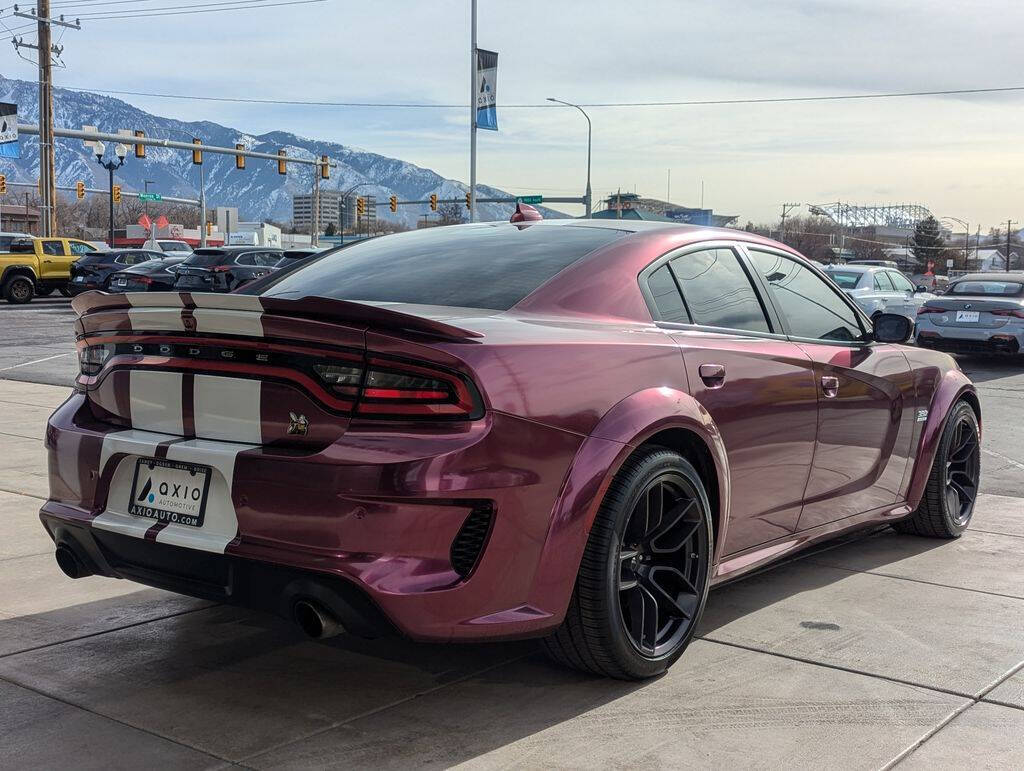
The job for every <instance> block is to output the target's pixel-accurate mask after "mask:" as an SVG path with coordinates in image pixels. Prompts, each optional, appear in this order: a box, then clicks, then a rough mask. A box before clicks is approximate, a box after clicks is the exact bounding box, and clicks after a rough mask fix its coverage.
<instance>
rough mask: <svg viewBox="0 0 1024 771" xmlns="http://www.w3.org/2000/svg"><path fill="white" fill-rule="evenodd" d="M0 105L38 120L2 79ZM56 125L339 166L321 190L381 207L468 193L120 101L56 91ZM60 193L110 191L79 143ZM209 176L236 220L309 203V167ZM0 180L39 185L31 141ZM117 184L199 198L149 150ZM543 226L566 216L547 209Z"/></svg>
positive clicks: (482, 210) (224, 168)
mask: <svg viewBox="0 0 1024 771" xmlns="http://www.w3.org/2000/svg"><path fill="white" fill-rule="evenodd" d="M0 101H5V102H13V103H15V104H17V105H18V117H19V120H21V122H23V123H34V122H37V121H38V119H39V111H38V104H37V102H38V89H37V86H36V84H35V83H30V82H28V81H24V80H13V79H8V78H4V77H3V76H0ZM54 115H55V121H56V125H57V126H58V127H61V128H75V129H77V128H81V127H82V126H83V125H86V126H96V127H97V128H98V129H99V130H100V131H104V132H110V133H116V132H117V130H118V129H132V130H134V129H141V130H142V131H145V132H146V136H147V137H160V138H167V139H174V140H179V141H185V142H189V141H191V140H192V138H193V137H199V138H200V139H202V140H203V142H204V143H206V144H210V145H220V146H227V147H233V146H234V145H235V144H244V145H245V146H246V148H248V149H250V150H255V151H259V152H265V153H276V152H277V151H278V150H280V149H281V148H284V149H285V150H286V151H287V154H288V156H289V157H299V158H316V157H319V156H321V155H327V156H329V157H330V158H331V160H332V161H334V162H336V163H337V164H338V167H337V168H333V169H331V178H330V179H329V180H326V181H323V182H322V183H321V189H322V190H323V189H330V190H347V189H348V188H350V187H352V186H353V185H356V184H358V183H366V184H364V185H363V186H361V187H360V188H359V191H358V194H359V195H373V196H376V197H377V201H378V202H386V201H387V199H388V198H389V197H390V196H392V195H396V196H398V198H399V200H403V201H408V200H425V199H428V198H429V197H430V195H431V193H437V196H438V198H441V199H446V198H448V199H451V198H457V199H460V200H461V199H462V198H463V197H464V196H465V194H466V190H467V189H468V188H467V186H466V185H465V184H463V183H462V182H459V181H458V180H454V179H445V178H444V177H442V176H441V175H439V174H437V173H435V172H433V171H431V170H430V169H425V168H422V167H420V166H415V165H413V164H411V163H406V162H405V161H400V160H398V159H396V158H388V157H386V156H383V155H377V154H376V153H370V152H365V151H363V150H356V149H353V148H350V147H346V146H345V145H341V144H337V143H335V142H324V141H319V140H316V139H307V138H304V137H299V136H296V135H294V134H290V133H288V132H285V131H272V132H270V133H267V134H260V135H258V136H256V135H252V134H247V133H245V132H244V131H239V130H238V129H234V128H229V127H227V126H221V125H219V124H217V123H212V122H209V121H200V122H194V123H189V122H185V121H179V120H175V119H173V118H163V117H160V116H158V115H152V114H151V113H148V112H145V111H143V110H140V109H138V108H137V107H133V106H132V105H130V104H128V103H127V102H123V101H121V100H120V99H114V98H112V97H108V96H102V95H100V94H93V93H88V92H84V91H69V90H66V89H60V88H57V89H54ZM56 145H57V146H56V151H55V153H56V167H57V179H58V182H57V184H58V185H68V186H73V185H74V184H75V181H76V180H80V179H81V180H85V183H86V187H100V188H105V187H106V186H107V172H106V171H104V170H103V169H102V168H101V167H100V166H99V164H97V163H96V160H95V158H94V157H93V156H92V155H91V154H90V153H89V152H88V151H87V150H86V149H85V147H84V145H83V143H82V142H81V141H80V140H77V139H60V138H58V140H57V143H56ZM203 167H204V172H205V176H206V199H207V205H208V206H210V207H213V206H218V205H220V206H237V207H238V210H239V216H240V217H241V218H242V219H243V220H257V219H275V220H279V221H285V222H287V221H290V220H291V216H292V196H293V195H294V194H303V193H309V192H310V190H311V188H312V184H313V177H312V175H313V173H314V167H312V166H300V165H298V164H292V165H289V166H288V174H287V175H286V176H282V175H280V174H278V173H277V165H276V164H275V163H273V162H272V161H255V160H252V159H249V161H248V163H247V165H246V168H245V170H238V169H236V168H235V161H234V157H233V156H227V155H213V154H209V153H208V154H206V155H205V156H204V158H203ZM0 171H2V172H3V173H5V174H7V175H8V178H9V179H10V180H11V181H19V182H24V181H35V180H36V179H37V178H38V176H39V153H38V150H37V145H36V142H35V140H34V138H32V137H23V138H22V158H20V159H17V160H11V159H7V158H3V159H0ZM117 179H118V182H119V183H120V184H121V185H122V186H123V187H124V188H125V189H126V190H142V189H143V180H144V179H149V180H152V182H153V184H151V186H150V190H155V191H159V192H160V193H162V194H164V195H168V196H178V197H184V198H197V197H198V195H199V170H198V167H197V166H194V165H193V164H192V158H191V155H190V154H189V153H188V152H183V151H181V150H171V149H168V148H160V147H154V146H150V147H147V148H146V159H145V160H144V161H142V160H136V159H135V158H134V157H133V156H131V155H129V157H128V160H127V162H126V163H125V165H124V166H122V167H121V168H120V169H118V171H117ZM507 195H508V193H505V192H504V191H502V190H498V189H497V188H493V187H488V186H486V185H478V186H477V196H479V197H482V198H492V197H505V196H507ZM429 211H430V209H429V206H423V207H416V206H402V207H399V210H398V213H397V214H392V213H391V212H390V211H389V210H388V207H387V206H378V207H377V216H378V217H380V218H384V219H390V220H393V221H399V222H402V223H403V224H405V225H407V226H410V227H411V226H414V225H415V223H416V220H417V219H418V218H419V216H420V215H422V214H427V213H429ZM543 211H544V216H545V217H549V216H550V217H564V216H566V215H564V214H562V213H560V212H555V211H553V210H550V209H544V210H543ZM511 212H512V207H511V206H510V205H505V204H479V211H478V219H480V220H481V221H488V220H500V219H507V218H508V217H509V216H510V214H511Z"/></svg>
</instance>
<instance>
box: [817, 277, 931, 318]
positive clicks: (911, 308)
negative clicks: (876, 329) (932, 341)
mask: <svg viewBox="0 0 1024 771" xmlns="http://www.w3.org/2000/svg"><path fill="white" fill-rule="evenodd" d="M825 272H826V273H827V274H828V276H829V277H830V278H831V279H832V280H833V281H835V282H836V283H837V284H838V285H839V288H840V289H842V290H843V291H844V292H846V294H848V295H849V296H850V297H851V299H853V301H854V302H855V303H857V305H859V306H860V307H861V310H863V311H864V312H865V313H866V314H867V315H868V316H871V317H872V319H873V318H875V317H876V316H877V315H878V314H880V313H898V314H900V315H901V316H906V317H907V318H908V319H910V320H911V321H913V320H914V319H915V318H916V317H917V310H918V308H920V307H921V306H922V305H924V303H925V301H926V300H930V299H932V298H933V297H935V295H934V294H932V293H930V292H929V291H928V289H927V287H925V286H923V285H921V286H914V285H913V284H912V283H910V279H908V278H907V277H906V276H904V275H903V274H902V273H900V272H899V271H898V270H896V269H894V268H886V267H881V266H876V265H850V264H847V265H828V266H826V267H825Z"/></svg>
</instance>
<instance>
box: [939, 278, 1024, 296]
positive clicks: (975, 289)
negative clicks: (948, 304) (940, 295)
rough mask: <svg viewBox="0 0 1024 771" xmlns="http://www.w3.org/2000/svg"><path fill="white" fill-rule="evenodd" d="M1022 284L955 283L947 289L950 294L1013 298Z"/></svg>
mask: <svg viewBox="0 0 1024 771" xmlns="http://www.w3.org/2000/svg"><path fill="white" fill-rule="evenodd" d="M1022 288H1024V284H1022V283H1020V282H1019V281H957V282H956V283H955V284H953V286H951V287H950V288H949V293H950V294H983V295H996V296H1003V297H1014V296H1016V295H1019V294H1020V293H1021V289H1022Z"/></svg>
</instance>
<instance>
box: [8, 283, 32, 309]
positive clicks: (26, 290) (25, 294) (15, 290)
mask: <svg viewBox="0 0 1024 771" xmlns="http://www.w3.org/2000/svg"><path fill="white" fill-rule="evenodd" d="M34 294H35V286H34V284H33V282H32V279H30V278H28V277H27V276H14V277H13V278H10V279H8V280H7V283H6V284H4V299H5V300H7V302H9V303H11V304H12V305H24V304H25V303H27V302H30V301H31V300H32V296H33V295H34Z"/></svg>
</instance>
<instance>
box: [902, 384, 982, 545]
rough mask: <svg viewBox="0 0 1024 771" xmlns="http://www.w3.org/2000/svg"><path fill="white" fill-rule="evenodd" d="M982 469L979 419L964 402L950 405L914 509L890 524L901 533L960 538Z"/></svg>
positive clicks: (969, 517) (969, 513) (971, 506)
mask: <svg viewBox="0 0 1024 771" xmlns="http://www.w3.org/2000/svg"><path fill="white" fill-rule="evenodd" d="M980 472H981V437H980V432H979V429H978V418H977V416H976V415H975V414H974V410H973V409H971V405H969V404H968V403H967V402H965V401H959V402H957V403H956V404H955V405H953V409H952V410H950V412H949V417H948V418H947V419H946V426H945V428H943V430H942V438H941V439H940V440H939V446H938V449H937V450H936V451H935V461H934V462H933V463H932V469H931V472H930V473H929V475H928V483H927V485H925V488H924V495H923V496H922V497H921V503H920V504H918V507H917V510H916V511H914V513H913V514H912V515H911V516H910V518H908V519H905V520H903V521H901V522H896V523H894V524H893V528H894V529H895V530H896V531H897V532H900V533H908V534H911V535H922V536H927V537H929V538H959V537H960V535H961V534H962V533H963V532H964V530H966V529H967V526H968V525H969V524H970V522H971V517H972V516H973V514H974V503H975V500H976V499H977V497H978V479H979V477H980Z"/></svg>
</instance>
